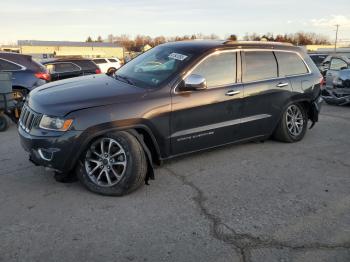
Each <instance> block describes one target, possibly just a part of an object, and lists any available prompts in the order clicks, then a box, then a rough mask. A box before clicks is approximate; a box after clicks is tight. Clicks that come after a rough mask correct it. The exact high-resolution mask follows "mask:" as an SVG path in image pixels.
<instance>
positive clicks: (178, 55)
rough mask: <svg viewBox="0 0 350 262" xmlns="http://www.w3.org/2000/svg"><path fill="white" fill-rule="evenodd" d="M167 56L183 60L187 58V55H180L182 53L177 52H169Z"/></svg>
mask: <svg viewBox="0 0 350 262" xmlns="http://www.w3.org/2000/svg"><path fill="white" fill-rule="evenodd" d="M168 57H169V58H172V59H176V60H180V61H183V60H185V59H186V58H187V55H182V54H178V53H171V54H170V55H169V56H168Z"/></svg>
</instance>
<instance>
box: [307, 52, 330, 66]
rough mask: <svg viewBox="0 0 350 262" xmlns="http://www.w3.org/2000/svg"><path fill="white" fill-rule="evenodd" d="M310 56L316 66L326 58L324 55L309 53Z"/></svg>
mask: <svg viewBox="0 0 350 262" xmlns="http://www.w3.org/2000/svg"><path fill="white" fill-rule="evenodd" d="M310 58H311V59H312V61H314V63H315V64H316V65H317V66H318V65H320V64H322V62H323V61H324V60H325V59H326V58H327V56H326V55H310Z"/></svg>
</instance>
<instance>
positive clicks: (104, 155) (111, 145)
mask: <svg viewBox="0 0 350 262" xmlns="http://www.w3.org/2000/svg"><path fill="white" fill-rule="evenodd" d="M126 167H127V159H126V153H125V150H124V148H123V147H122V145H121V144H120V143H119V142H117V141H116V140H115V139H112V138H100V139H98V140H97V141H95V142H94V143H92V144H91V146H90V148H89V150H88V151H87V152H86V156H85V171H86V173H87V174H88V176H89V178H90V179H91V181H92V182H93V183H94V184H96V185H98V186H102V187H112V186H114V185H116V184H118V183H119V181H120V180H121V179H122V178H123V176H124V174H125V170H126Z"/></svg>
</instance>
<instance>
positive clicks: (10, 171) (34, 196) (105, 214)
mask: <svg viewBox="0 0 350 262" xmlns="http://www.w3.org/2000/svg"><path fill="white" fill-rule="evenodd" d="M349 130H350V107H333V106H327V105H324V107H323V110H322V114H321V117H320V122H319V123H318V124H317V125H316V126H315V128H314V129H312V130H309V131H308V132H307V135H306V137H305V139H304V140H303V141H301V142H299V143H296V144H284V143H279V142H275V141H272V140H269V141H266V142H265V143H247V144H241V145H232V146H226V147H223V148H219V149H216V150H210V151H205V152H201V153H196V154H193V155H190V156H186V157H181V158H176V159H174V160H171V161H168V162H166V163H165V164H164V165H163V166H162V167H159V168H157V169H156V171H155V175H156V180H155V181H151V185H150V186H144V187H142V188H141V189H139V190H138V191H136V192H134V193H133V194H131V195H128V196H125V197H122V198H113V197H103V196H99V195H95V194H93V193H90V192H88V191H86V190H85V189H84V188H83V187H82V186H81V185H80V184H79V183H72V184H60V183H57V182H55V181H54V179H53V177H52V172H50V171H48V170H45V169H44V168H41V167H34V166H33V165H31V164H30V163H29V162H28V161H27V156H26V154H25V153H24V151H23V150H22V149H21V147H20V145H19V141H18V137H17V133H16V130H15V126H14V125H12V126H11V129H10V130H8V131H7V132H5V133H0V178H1V183H0V261H1V262H2V261H4V262H5V261H6V262H8V261H26V262H27V261H118V262H119V261H220V262H221V261H232V262H235V261H237V262H238V261H241V262H257V261H258V262H260V261H268V262H274V261H276V262H277V261H279V262H282V261H283V262H289V261H298V262H299V261H305V262H306V261H307V262H312V261H317V262H319V261H321V262H323V261H327V262H328V261H332V262H333V261H341V262H343V261H344V262H348V261H350V158H349V149H350V132H349Z"/></svg>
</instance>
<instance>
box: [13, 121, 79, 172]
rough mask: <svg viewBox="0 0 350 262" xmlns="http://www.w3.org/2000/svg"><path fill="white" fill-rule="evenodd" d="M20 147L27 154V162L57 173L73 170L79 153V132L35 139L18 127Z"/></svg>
mask: <svg viewBox="0 0 350 262" xmlns="http://www.w3.org/2000/svg"><path fill="white" fill-rule="evenodd" d="M18 133H19V136H20V141H21V145H22V147H23V148H24V150H25V151H27V152H28V153H29V160H30V161H31V162H33V163H34V164H35V165H39V166H44V167H49V168H51V169H54V170H56V171H59V172H63V173H66V172H69V171H71V170H72V168H74V166H75V164H76V161H77V159H78V158H79V155H78V153H77V152H80V146H79V145H80V144H79V141H80V137H81V133H82V132H81V131H68V132H66V133H64V134H62V136H59V137H57V136H52V137H50V136H42V137H36V136H32V135H30V134H28V133H26V132H25V131H24V130H23V129H22V128H21V127H18Z"/></svg>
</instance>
